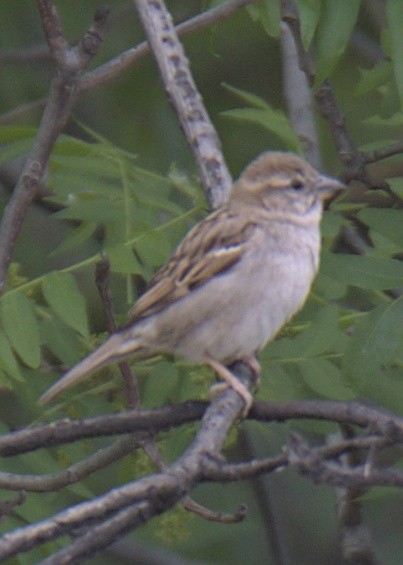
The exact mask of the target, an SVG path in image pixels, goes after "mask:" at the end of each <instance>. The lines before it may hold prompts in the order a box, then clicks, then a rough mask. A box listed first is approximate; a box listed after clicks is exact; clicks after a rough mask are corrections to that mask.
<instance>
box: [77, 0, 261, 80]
mask: <svg viewBox="0 0 403 565" xmlns="http://www.w3.org/2000/svg"><path fill="white" fill-rule="evenodd" d="M255 1H256V0H228V2H224V3H223V4H220V5H219V6H215V7H214V8H210V10H206V11H205V12H202V13H201V14H199V15H198V16H195V17H194V18H191V19H189V20H186V21H185V22H182V23H180V24H178V25H177V26H176V27H175V30H176V33H177V34H178V35H185V34H187V33H190V32H191V31H195V30H197V29H202V28H203V27H206V26H208V25H211V24H213V23H215V22H217V21H219V20H221V19H223V18H226V17H227V16H229V15H230V14H231V13H232V12H235V10H238V9H239V8H242V7H243V6H247V5H248V4H252V2H255ZM149 52H150V46H149V45H148V43H147V41H143V42H142V43H140V44H139V45H136V47H132V48H131V49H128V50H127V51H124V52H123V53H121V54H120V55H118V56H117V57H114V58H113V59H111V60H110V61H108V62H107V63H104V64H103V65H100V66H99V67H97V68H96V69H94V70H93V71H88V72H87V73H86V74H85V75H84V76H83V77H82V79H81V82H80V90H90V89H92V88H95V87H96V86H99V85H101V84H105V83H107V82H109V81H111V80H113V79H114V78H115V77H117V76H118V75H119V74H120V73H121V72H122V71H124V70H125V69H127V68H129V67H130V66H131V65H133V63H134V62H135V61H137V60H138V59H140V58H141V57H143V56H144V55H145V54H146V53H149Z"/></svg>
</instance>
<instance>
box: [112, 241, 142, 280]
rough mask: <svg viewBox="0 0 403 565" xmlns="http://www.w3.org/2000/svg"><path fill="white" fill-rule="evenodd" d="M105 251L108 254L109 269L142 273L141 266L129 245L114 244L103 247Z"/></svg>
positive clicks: (125, 272) (116, 271)
mask: <svg viewBox="0 0 403 565" xmlns="http://www.w3.org/2000/svg"><path fill="white" fill-rule="evenodd" d="M105 253H106V255H107V256H108V259H109V262H110V266H111V271H113V272H115V273H124V274H128V273H134V274H141V275H142V274H143V273H144V269H143V267H142V266H141V265H140V263H139V261H138V259H137V258H136V256H135V255H134V253H133V251H132V250H131V248H130V247H129V246H127V245H124V244H120V245H114V246H113V247H108V248H105Z"/></svg>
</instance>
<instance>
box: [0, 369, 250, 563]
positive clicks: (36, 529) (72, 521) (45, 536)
mask: <svg viewBox="0 0 403 565" xmlns="http://www.w3.org/2000/svg"><path fill="white" fill-rule="evenodd" d="M246 369H247V367H246V366H245V365H244V364H242V363H238V364H237V366H236V368H235V370H236V372H237V376H238V378H240V379H241V380H242V381H243V383H244V384H245V385H246V386H251V384H252V383H251V379H250V378H249V371H248V370H246ZM242 410H243V400H242V398H241V397H240V396H239V395H238V394H237V393H236V392H235V391H234V390H232V389H228V390H227V391H226V392H225V393H224V394H222V395H220V396H219V397H217V398H216V399H215V400H214V401H213V402H212V403H211V404H210V405H209V407H208V409H207V410H206V413H205V415H204V417H203V420H202V423H201V426H200V429H199V431H198V432H197V434H196V437H195V439H194V441H193V442H192V444H191V445H190V447H189V448H188V449H187V450H186V451H185V453H184V454H183V455H182V456H181V457H180V458H179V459H178V460H177V461H176V462H175V463H174V464H172V465H170V466H168V467H167V468H166V469H165V470H164V471H163V472H161V473H158V474H154V475H149V476H147V477H143V478H140V479H138V480H137V481H134V482H131V483H128V484H126V485H124V486H122V487H118V488H115V489H113V490H112V491H110V492H109V493H107V494H105V495H103V496H100V497H98V498H96V499H95V500H91V501H89V502H84V503H81V504H78V505H76V506H74V507H73V508H69V509H67V510H65V511H62V512H60V513H58V514H56V515H55V516H54V517H53V518H50V519H48V520H43V521H42V522H40V523H38V524H34V525H30V526H26V527H23V528H19V529H18V530H15V531H13V532H10V533H8V534H7V535H6V536H3V538H2V539H1V540H0V560H5V559H8V558H9V557H12V556H13V555H15V554H16V553H19V552H22V551H28V550H29V549H32V548H33V547H36V546H38V545H40V544H42V543H44V542H46V541H50V540H52V539H55V538H57V537H60V536H62V535H66V534H68V533H71V532H73V531H74V530H75V531H76V530H77V527H81V526H83V525H86V526H87V527H88V526H91V527H90V529H89V530H88V531H87V532H86V533H83V534H82V535H80V534H78V535H77V531H76V532H75V533H76V535H77V537H76V538H75V541H74V542H73V543H72V544H70V545H69V546H68V547H67V548H65V549H62V550H60V551H58V552H56V553H54V554H53V555H52V557H50V558H49V559H48V560H46V561H44V562H43V563H47V564H48V565H49V564H51V563H52V564H53V563H54V564H56V563H68V562H71V561H73V560H74V559H76V560H77V559H79V558H80V557H81V558H82V557H84V555H85V556H86V557H87V558H88V557H89V556H90V555H93V554H94V553H96V552H99V551H100V550H101V549H104V548H105V547H107V546H108V545H110V544H111V543H113V542H115V541H116V540H117V539H118V538H119V537H121V536H122V535H123V534H124V533H126V532H127V531H129V530H132V529H134V528H135V527H137V526H139V525H141V524H143V523H144V522H145V521H147V520H149V519H150V518H151V517H153V516H155V515H157V514H160V513H162V512H164V511H165V510H167V509H168V508H171V507H172V506H173V505H174V504H176V503H177V502H179V501H180V500H181V499H182V498H183V497H184V496H185V495H186V494H188V492H189V491H190V490H191V488H193V487H194V486H195V485H196V484H197V483H198V482H199V481H200V479H201V477H202V469H203V466H204V465H203V462H204V461H206V460H207V459H209V458H210V457H211V456H213V457H218V456H219V453H220V451H221V448H222V445H223V443H224V441H225V440H226V438H227V434H228V432H229V429H230V428H231V427H232V425H233V423H234V421H235V420H236V418H237V417H238V416H239V414H240V413H241V411H242ZM99 520H104V521H103V523H102V524H99V523H98V525H95V524H96V523H97V522H99ZM67 558H68V559H69V560H66V561H65V559H67Z"/></svg>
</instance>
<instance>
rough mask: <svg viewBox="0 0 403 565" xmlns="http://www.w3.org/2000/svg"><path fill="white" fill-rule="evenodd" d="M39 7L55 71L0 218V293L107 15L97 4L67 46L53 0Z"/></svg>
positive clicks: (44, 1)
mask: <svg viewBox="0 0 403 565" xmlns="http://www.w3.org/2000/svg"><path fill="white" fill-rule="evenodd" d="M38 10H39V13H40V16H41V19H42V25H43V29H44V32H45V35H46V39H47V42H48V45H49V49H50V52H51V56H52V58H53V60H54V62H55V64H56V69H57V72H56V75H55V78H54V79H53V81H52V84H51V87H50V92H49V96H48V99H47V102H46V105H45V109H44V113H43V116H42V119H41V123H40V125H39V128H38V133H37V135H36V138H35V140H34V144H33V147H32V149H31V152H30V154H29V156H28V158H27V160H26V162H25V165H24V167H23V170H22V172H21V175H20V177H19V179H18V182H17V185H16V187H15V190H14V192H13V195H12V197H11V199H10V202H9V203H8V205H7V207H6V208H5V210H4V214H3V217H2V220H1V224H0V242H1V243H0V294H1V293H2V292H4V288H5V284H6V277H7V270H8V266H9V264H10V261H11V255H12V252H13V249H14V246H15V243H16V240H17V236H18V233H19V231H20V227H21V224H22V221H23V219H24V217H25V215H26V213H27V210H28V208H29V206H30V204H31V202H32V200H33V199H34V197H35V194H36V191H37V188H38V185H39V183H40V181H41V179H42V177H43V175H44V172H45V170H46V167H47V163H48V159H49V155H50V152H51V150H52V148H53V146H54V144H55V141H56V139H57V137H58V135H59V134H60V132H61V131H62V129H63V127H64V125H65V123H66V121H67V119H68V117H69V116H70V112H71V109H72V106H73V104H74V102H75V100H76V98H77V94H78V84H79V78H80V76H81V75H82V73H83V72H84V70H85V69H86V68H87V66H88V64H89V63H90V61H91V59H92V58H93V56H94V55H95V54H96V52H97V51H98V49H99V47H100V45H101V41H102V38H103V34H104V32H105V26H106V20H107V15H108V11H107V10H106V9H105V8H104V7H101V8H98V10H97V11H96V13H95V17H94V23H93V25H92V26H91V27H90V29H89V30H88V31H87V33H85V34H84V36H83V37H82V39H81V41H80V42H79V43H78V45H77V46H74V47H69V46H68V45H67V42H66V40H65V38H64V36H63V33H62V30H61V26H60V21H59V18H58V15H57V12H56V8H55V6H54V5H53V2H52V1H51V0H38Z"/></svg>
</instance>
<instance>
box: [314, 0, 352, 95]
mask: <svg viewBox="0 0 403 565" xmlns="http://www.w3.org/2000/svg"><path fill="white" fill-rule="evenodd" d="M359 8H360V0H337V2H335V1H334V0H326V1H325V2H324V9H323V10H322V18H321V22H320V24H319V30H318V42H317V68H316V84H317V85H319V84H321V83H322V82H323V81H324V80H325V79H326V78H328V77H329V76H330V75H331V74H332V72H333V69H334V68H335V66H336V64H337V62H338V61H339V59H340V57H341V56H342V55H343V53H344V51H345V49H346V47H347V44H348V41H349V39H350V36H351V33H352V31H353V28H354V25H355V22H356V20H357V17H358V12H359Z"/></svg>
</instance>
